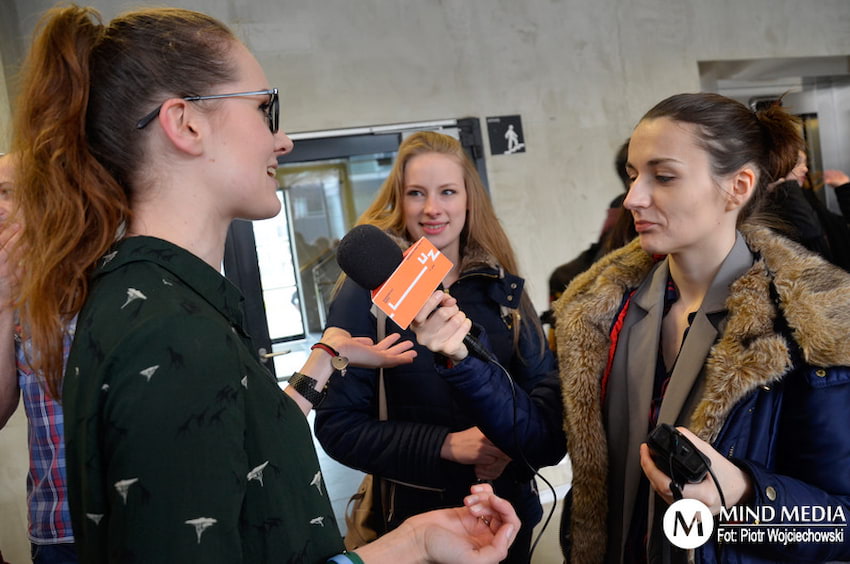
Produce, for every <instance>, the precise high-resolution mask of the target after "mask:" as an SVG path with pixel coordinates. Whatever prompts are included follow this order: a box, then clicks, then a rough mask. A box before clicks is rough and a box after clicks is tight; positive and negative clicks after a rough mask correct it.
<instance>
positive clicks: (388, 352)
mask: <svg viewBox="0 0 850 564" xmlns="http://www.w3.org/2000/svg"><path fill="white" fill-rule="evenodd" d="M400 338H401V335H399V334H398V333H392V334H390V335H387V337H386V338H384V339H382V340H381V341H379V342H378V343H375V342H374V341H372V339H370V338H369V337H352V336H351V334H350V333H349V332H348V331H346V330H345V329H340V328H339V327H328V328H327V329H325V332H324V333H323V334H322V340H321V342H323V343H326V344H327V345H329V346H331V347H333V348H334V349H336V350H337V351H338V352H339V354H340V355H342V356H344V357H346V358H348V361H349V362H350V363H351V365H352V366H362V367H365V368H392V367H393V366H399V365H401V364H410V363H411V362H413V359H414V358H416V351H415V350H413V343H412V342H410V341H399V339H400Z"/></svg>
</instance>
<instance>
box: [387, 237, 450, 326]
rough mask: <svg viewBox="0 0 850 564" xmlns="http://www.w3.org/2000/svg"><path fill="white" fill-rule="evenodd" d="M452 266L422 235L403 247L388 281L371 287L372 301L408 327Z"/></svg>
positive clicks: (398, 323) (396, 321)
mask: <svg viewBox="0 0 850 564" xmlns="http://www.w3.org/2000/svg"><path fill="white" fill-rule="evenodd" d="M452 266H454V265H453V264H452V261H450V260H449V259H447V258H446V256H445V255H444V254H443V253H441V252H440V251H439V250H437V247H435V246H434V245H433V244H432V243H431V241H429V240H428V239H426V238H425V237H422V238H421V239H419V240H418V241H417V242H416V243H414V244H413V245H412V246H411V247H410V248H409V249H407V251H405V253H404V260H402V261H401V264H400V265H398V268H396V269H395V272H393V273H392V275H390V277H389V278H387V281H386V282H384V283H383V284H381V285H380V286H379V287H377V288H375V290H373V291H372V302H373V303H374V304H375V305H376V306H377V307H378V308H379V309H380V310H381V311H383V312H384V313H386V314H387V317H389V318H390V319H392V320H393V321H394V322H395V323H396V324H397V325H398V326H399V327H401V328H402V329H407V328H408V327H409V326H410V322H411V321H413V318H414V317H416V314H417V313H419V310H420V309H422V306H423V305H425V302H426V301H428V298H429V297H431V294H433V293H434V290H436V289H437V286H439V285H440V282H442V281H443V278H445V276H446V274H448V273H449V271H450V270H451V269H452Z"/></svg>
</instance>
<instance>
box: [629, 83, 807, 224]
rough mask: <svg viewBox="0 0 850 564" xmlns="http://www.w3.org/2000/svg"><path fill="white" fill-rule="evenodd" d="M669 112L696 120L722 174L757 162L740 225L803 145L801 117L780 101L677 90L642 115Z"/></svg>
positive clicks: (715, 168) (703, 144)
mask: <svg viewBox="0 0 850 564" xmlns="http://www.w3.org/2000/svg"><path fill="white" fill-rule="evenodd" d="M661 117H667V118H670V119H672V120H675V121H681V122H684V123H691V124H694V125H695V126H697V127H696V133H697V139H698V142H699V143H700V145H701V147H702V148H703V149H705V150H706V151H707V152H708V154H709V157H710V159H711V167H712V173H713V174H714V176H715V177H717V178H722V177H724V176H727V175H729V174H732V173H734V172H736V171H738V170H740V169H741V168H742V167H743V166H744V165H747V164H751V165H753V166H754V167H755V168H756V170H757V173H758V183H757V184H756V187H755V189H754V190H753V195H752V197H751V198H750V200H749V201H748V202H747V204H746V205H745V206H744V208H743V209H742V210H741V213H740V214H739V215H738V224H739V225H740V224H741V223H743V222H744V221H746V220H747V219H750V218H753V217H754V216H756V215H757V213H758V212H759V211H760V209H761V207H762V203H763V201H764V198H765V196H766V195H767V192H768V189H767V186H768V185H769V184H770V183H772V182H773V181H775V180H778V179H781V178H783V177H785V176H786V175H787V174H788V173H789V172H790V171H791V169H793V168H794V166H795V165H796V164H797V156H798V152H799V151H801V150H803V149H804V148H805V144H804V142H803V138H802V136H801V135H800V130H799V124H800V120H799V118H797V117H796V116H793V115H791V114H789V113H788V112H787V111H785V110H784V109H783V108H782V106H781V103H777V104H772V105H770V106H769V107H767V108H764V109H759V110H757V111H755V112H753V111H751V110H750V109H749V108H747V107H746V106H745V105H743V104H742V103H740V102H738V101H736V100H733V99H731V98H727V97H725V96H721V95H720V94H713V93H696V94H676V95H674V96H670V97H669V98H667V99H665V100H662V101H661V102H659V103H658V104H656V105H655V107H653V108H652V109H651V110H649V111H648V112H647V113H646V115H644V116H643V118H641V121H644V120H651V119H655V118H661Z"/></svg>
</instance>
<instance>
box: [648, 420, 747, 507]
mask: <svg viewBox="0 0 850 564" xmlns="http://www.w3.org/2000/svg"><path fill="white" fill-rule="evenodd" d="M677 429H678V431H679V432H681V433H682V434H683V435H685V437H687V438H688V439H689V440H690V441H691V443H693V445H694V446H695V447H696V448H698V449H699V450H700V451H701V452H702V453H703V454H704V455H706V456H707V457H708V459H709V460H710V461H711V469H712V471H713V472H714V476H716V477H717V480H718V482H719V487H720V490H718V486H717V485H716V484H715V481H714V478H713V477H712V476H711V474H706V476H705V478H704V479H703V480H702V481H701V482H699V483H698V484H684V485H683V486H682V487H681V493H682V496H683V497H685V498H691V499H697V500H699V501H701V502H702V503H704V504H705V505H706V506H707V507H708V508H709V509H711V512H712V513H713V514H714V515H717V514H718V513H720V505H721V500H720V491H722V492H723V497H724V498H725V502H726V507H731V506H733V505H738V504H740V503H746V501H747V500H748V499H749V498H750V497H751V496H752V480H751V479H750V476H749V475H748V474H747V473H746V472H744V471H743V470H741V469H740V468H739V467H738V466H736V465H735V464H733V463H732V462H731V461H730V460H729V459H728V458H726V457H725V456H723V455H722V454H720V453H719V452H717V451H716V450H715V449H714V447H712V446H711V445H710V444H708V443H707V442H705V441H704V440H702V439H700V438H699V437H697V436H696V435H694V434H693V433H692V432H690V431H689V430H688V429H687V428H685V427H677ZM640 466H641V468H642V469H643V473H644V474H646V477H647V479H648V480H649V484H650V486H652V489H653V490H655V492H656V493H658V495H659V496H661V497H662V498H663V499H664V501H666V502H667V503H673V501H674V498H673V490H674V489H675V488H676V487H677V486H675V485H674V484H673V483H672V480H671V478H670V476H668V475H667V474H666V473H665V472H664V471H662V470H661V469H659V468H658V466H657V465H656V464H655V461H654V460H653V459H652V455H651V454H650V452H649V447H648V446H647V445H646V444H645V443H644V444H642V445H640Z"/></svg>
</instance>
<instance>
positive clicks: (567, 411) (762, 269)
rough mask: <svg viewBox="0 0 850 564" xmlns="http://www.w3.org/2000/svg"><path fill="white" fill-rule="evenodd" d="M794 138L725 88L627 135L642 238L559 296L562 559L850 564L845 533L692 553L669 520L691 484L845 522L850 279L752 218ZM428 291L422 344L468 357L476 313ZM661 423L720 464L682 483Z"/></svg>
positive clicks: (672, 101)
mask: <svg viewBox="0 0 850 564" xmlns="http://www.w3.org/2000/svg"><path fill="white" fill-rule="evenodd" d="M801 143H802V141H801V139H800V136H799V133H798V130H797V127H796V120H795V118H793V117H792V116H791V115H789V114H788V113H786V112H785V111H784V110H782V109H781V108H779V107H773V108H770V109H766V110H762V111H759V112H755V113H754V112H751V111H750V110H749V109H748V108H747V107H746V106H744V105H742V104H740V103H738V102H736V101H734V100H731V99H729V98H725V97H723V96H719V95H717V94H680V95H676V96H672V97H670V98H667V99H666V100H663V101H661V102H660V103H658V104H657V105H656V106H655V107H654V108H652V109H651V110H650V111H649V112H647V114H646V115H645V116H644V117H643V118H642V119H641V121H640V122H639V123H638V125H637V127H636V128H635V130H634V132H633V133H632V136H631V140H630V142H629V151H628V155H629V157H628V163H627V165H626V168H627V171H628V173H629V178H630V179H631V183H630V187H629V191H628V194H627V196H626V199H625V201H624V203H623V205H624V207H625V208H626V209H627V210H629V211H630V212H631V214H632V216H633V217H634V220H635V228H636V230H637V232H638V239H636V240H635V241H633V242H632V243H631V244H629V245H627V246H626V247H624V248H622V249H620V250H617V251H614V252H612V253H611V254H609V255H607V256H605V257H603V258H602V259H600V260H599V261H598V262H597V263H596V264H595V265H594V266H592V267H591V268H590V270H588V271H587V272H585V273H583V274H581V275H580V276H579V277H578V278H576V279H575V280H574V281H573V282H572V283H571V284H570V286H569V287H568V288H567V290H566V291H565V292H564V295H563V296H562V297H561V298H560V299H559V301H558V302H556V304H555V311H556V316H557V330H556V332H557V339H558V358H559V370H560V373H561V380H562V390H563V395H564V404H563V406H564V420H565V421H564V427H565V429H566V434H567V442H568V447H569V455H570V459H571V461H572V468H573V481H572V488H571V490H570V493H569V494H568V499H567V503H566V504H565V509H564V515H563V522H562V548H563V549H564V556H565V558H566V559H567V560H568V561H571V562H580V563H594V562H598V563H602V562H646V561H648V562H671V563H680V562H689V561H690V562H693V561H694V560H696V562H736V563H740V562H744V563H755V562H777V561H787V562H825V561H832V560H841V561H844V560H848V559H850V536H848V535H846V534H842V535H841V536H836V537H834V538H833V540H834V541H835V542H791V543H784V542H782V541H781V540H780V541H779V542H777V541H770V540H769V539H766V540H765V541H764V542H754V543H748V542H737V543H735V542H724V543H722V544H718V542H717V536H716V535H715V536H714V537H712V538H711V539H708V540H707V542H706V543H705V544H704V545H702V546H700V547H698V548H696V549H695V552H696V554H693V553H689V551H687V550H681V549H677V548H676V547H675V546H673V544H672V543H671V542H670V541H668V540H667V537H666V536H665V535H664V533H662V517H663V516H664V514H665V511H666V509H667V508H668V506H669V504H671V503H673V501H674V500H675V499H677V498H681V497H684V498H691V499H696V500H699V501H700V502H702V503H703V504H704V505H705V506H707V508H708V510H710V511H711V513H712V514H714V515H715V516H717V515H718V514H720V512H721V505H724V506H725V508H726V509H727V510H731V509H732V508H734V507H735V506H741V507H740V508H739V510H740V511H739V513H737V515H745V516H746V515H752V514H753V513H747V511H750V512H755V514H756V515H760V516H761V515H770V511H775V514H776V515H777V520H776V521H774V522H773V523H774V524H776V525H779V524H780V523H782V524H788V519H789V518H788V517H787V515H789V514H790V515H797V516H802V515H803V512H806V511H822V512H824V515H826V514H827V512H829V513H828V514H829V515H831V517H829V518H827V519H824V520H823V521H820V523H819V524H820V525H821V526H829V527H830V529H831V530H835V529H836V528H838V529H839V530H843V527H844V525H845V520H846V516H847V515H848V514H850V473H848V469H850V435H848V433H847V428H848V426H850V412H848V410H847V405H848V404H850V367H848V366H850V341H848V339H847V335H848V334H850V275H848V274H847V273H846V272H844V271H842V270H841V269H839V268H837V267H835V266H834V265H831V264H829V263H828V262H826V261H825V260H823V259H822V258H821V257H820V256H818V255H815V254H813V253H810V252H809V251H807V250H806V249H804V248H803V247H802V246H800V245H798V244H796V243H794V242H792V241H790V240H789V239H786V238H784V237H782V236H781V235H778V234H776V233H775V232H773V231H772V230H770V229H768V228H767V227H763V226H760V225H759V221H758V215H757V212H758V211H759V207H760V203H761V200H762V198H764V197H765V196H766V195H767V189H768V186H769V185H770V184H771V183H772V182H774V181H775V180H776V179H780V178H784V177H785V176H786V175H788V173H789V172H790V171H791V169H792V168H793V167H794V165H795V163H796V161H797V152H798V149H799V147H801ZM431 300H432V301H431V303H430V304H429V306H428V307H426V308H423V311H422V312H420V314H419V315H418V316H417V319H416V320H415V321H414V323H415V324H416V326H417V338H418V339H419V342H420V343H421V342H423V341H426V342H427V343H428V346H429V347H431V348H434V349H436V350H440V351H441V352H443V353H444V354H446V355H447V356H448V357H449V358H451V359H452V360H453V361H455V362H456V363H458V365H461V364H462V363H463V362H465V358H466V356H467V351H466V348H465V347H464V346H463V344H462V337H463V332H464V330H466V329H468V325H466V324H464V316H463V314H462V313H460V312H459V311H458V310H457V307H456V306H455V305H454V304H452V303H450V302H449V300H448V299H446V298H444V297H442V296H440V295H438V294H435V295H434V296H432V298H431ZM440 302H443V305H444V307H442V308H440V309H439V310H437V312H436V313H434V314H433V315H432V316H431V317H430V318H429V317H428V315H429V313H430V312H431V311H433V308H434V306H436V305H437V304H439V303H440ZM447 320H448V321H447ZM449 321H450V322H451V323H452V324H454V325H451V324H450V323H449ZM452 327H459V328H460V329H459V330H457V331H456V332H453V331H451V328H452ZM664 423H666V424H670V425H675V426H678V427H679V430H680V432H681V433H682V434H683V435H684V436H685V437H687V438H688V439H690V441H692V442H693V444H694V445H695V446H696V448H698V449H699V450H700V451H701V452H702V453H704V455H705V456H707V458H708V459H709V460H710V469H711V470H712V472H713V473H708V474H706V475H705V477H704V478H702V479H701V480H700V479H699V476H694V477H693V479H694V480H697V482H696V483H688V481H687V480H686V479H685V476H684V475H682V474H681V473H680V472H678V471H676V470H675V469H676V467H675V466H673V469H672V470H671V464H670V458H663V459H662V458H659V459H658V460H657V462H656V461H655V459H654V458H653V457H652V456H651V453H650V450H649V447H648V446H647V444H645V442H646V440H647V435H648V434H649V433H650V431H652V430H653V429H655V427H656V425H660V424H664ZM721 492H722V493H721ZM813 508H817V509H813ZM783 510H787V512H786V513H783ZM788 512H792V513H788ZM733 514H734V513H733ZM668 515H670V516H671V517H672V518H673V519H675V518H676V517H675V513H672V514H668ZM727 515H728V514H727ZM692 516H693V513H690V514H689V515H688V516H687V517H685V519H687V520H688V523H690V525H688V523H686V524H685V526H693V522H691V521H690V519H691V518H692ZM836 516H837V517H836ZM842 517H843V518H842ZM780 519H781V521H780ZM802 519H803V520H805V516H802ZM733 520H735V519H734V518H733ZM740 521H745V519H740ZM724 524H726V525H730V524H731V525H732V527H735V526H736V525H737V526H741V525H743V524H749V525H752V529H751V530H759V527H764V526H765V525H770V523H759V522H758V520H756V522H753V520H752V519H749V520H748V521H745V523H741V522H738V523H729V521H728V520H727V521H725V522H724ZM790 524H792V525H793V518H792V522H791V523H790ZM803 528H804V529H805V528H806V526H805V524H804V525H803ZM727 530H729V527H727ZM779 530H780V531H782V532H784V529H782V528H781V527H780V529H779Z"/></svg>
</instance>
